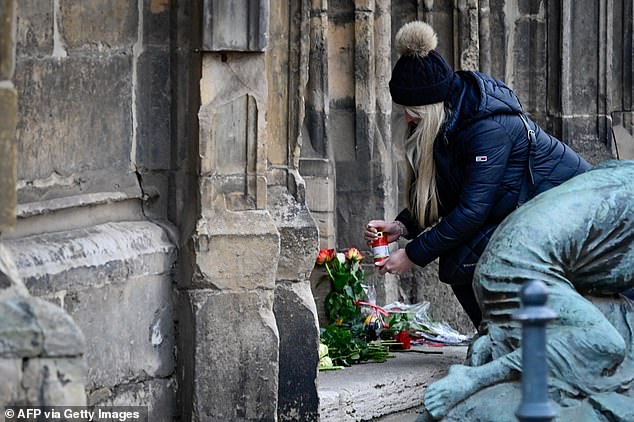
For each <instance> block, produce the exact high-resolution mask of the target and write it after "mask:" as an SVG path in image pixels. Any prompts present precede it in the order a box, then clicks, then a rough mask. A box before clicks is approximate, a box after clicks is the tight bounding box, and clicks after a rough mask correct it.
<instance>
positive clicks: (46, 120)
mask: <svg viewBox="0 0 634 422" xmlns="http://www.w3.org/2000/svg"><path fill="white" fill-rule="evenodd" d="M131 74H132V58H131V56H129V55H123V54H119V55H112V56H108V57H96V56H95V57H92V56H89V55H83V56H79V57H69V58H67V59H65V60H63V61H60V60H55V59H51V60H42V59H39V58H34V59H19V60H18V66H17V68H16V72H15V84H16V88H17V91H18V97H19V98H20V102H19V107H20V108H19V115H18V116H19V120H18V124H17V133H18V139H20V142H19V144H18V157H19V159H18V178H19V179H24V180H27V181H28V180H33V179H45V178H47V177H49V176H50V175H51V174H53V173H55V172H57V173H58V174H61V175H64V176H65V175H68V174H72V173H74V172H81V171H90V170H95V169H106V168H107V169H109V170H110V171H111V172H126V171H129V169H130V148H131V145H132V117H131V116H132V111H131V104H132V84H131V80H130V77H131ZM61 140H63V142H62V141H61Z"/></svg>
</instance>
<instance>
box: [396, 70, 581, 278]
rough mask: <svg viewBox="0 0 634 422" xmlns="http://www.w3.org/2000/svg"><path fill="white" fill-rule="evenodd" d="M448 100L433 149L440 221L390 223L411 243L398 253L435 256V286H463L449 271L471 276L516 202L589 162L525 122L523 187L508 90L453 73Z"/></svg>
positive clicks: (417, 258) (515, 108)
mask: <svg viewBox="0 0 634 422" xmlns="http://www.w3.org/2000/svg"><path fill="white" fill-rule="evenodd" d="M447 102H448V104H447V106H448V108H449V109H450V110H451V114H450V116H449V120H448V121H447V123H446V124H445V126H444V129H443V130H442V131H441V133H440V135H439V136H438V138H437V139H436V141H435V144H434V160H435V163H436V180H437V187H438V196H439V200H440V215H441V217H442V218H441V220H440V222H439V223H438V224H436V225H435V226H434V227H432V228H431V229H429V230H427V231H425V232H422V230H421V227H420V226H419V225H418V223H417V221H416V219H415V218H414V216H413V215H412V214H411V213H410V212H409V211H408V210H404V211H403V212H401V213H400V214H399V216H398V217H397V220H400V221H402V222H403V223H404V224H405V226H406V227H407V229H408V232H409V237H410V238H413V240H412V241H411V242H410V243H409V244H408V245H407V246H406V248H405V252H406V253H407V256H408V257H409V259H410V260H411V261H412V262H414V263H415V264H417V265H420V266H425V265H427V264H429V263H430V262H431V261H433V260H434V259H436V258H438V257H440V278H441V281H444V282H446V283H463V282H468V281H470V279H469V280H459V278H460V277H459V276H456V278H457V279H451V278H452V275H451V274H455V273H456V271H458V272H459V271H460V270H461V268H457V267H460V266H465V267H471V268H470V269H469V268H467V270H466V272H467V273H468V274H472V273H473V267H475V263H476V262H477V259H478V258H479V254H480V253H481V252H482V250H483V249H484V246H486V243H487V242H488V237H489V236H490V235H491V234H492V233H493V231H494V230H495V228H496V227H497V225H498V224H499V223H500V222H501V221H502V220H503V219H504V218H505V217H506V216H507V215H508V214H510V213H511V212H512V211H513V210H515V209H516V208H517V206H518V203H521V202H524V201H525V200H527V199H530V198H532V197H533V196H535V195H537V194H539V193H541V192H544V191H545V190H548V189H550V188H552V187H554V186H557V185H559V184H561V183H563V182H564V181H566V180H568V179H570V178H571V177H573V176H575V175H577V174H580V173H582V172H584V171H585V170H587V169H589V168H590V164H588V163H587V162H586V161H585V160H584V159H583V158H581V157H580V156H579V155H578V154H577V153H576V152H574V151H573V150H572V149H571V148H570V147H568V146H567V145H565V144H564V143H562V142H560V141H559V140H557V139H556V138H554V137H553V136H551V135H549V134H548V133H546V132H544V131H543V130H542V129H541V128H540V127H539V126H538V125H536V124H535V123H534V122H532V121H531V120H529V119H528V118H527V122H528V125H529V127H530V128H531V129H533V130H534V131H535V137H536V141H535V143H534V145H532V148H531V154H532V158H531V171H532V174H533V179H534V183H528V181H529V178H530V176H529V172H528V157H529V140H528V136H527V130H526V127H525V125H524V123H523V122H522V120H521V118H520V117H519V115H520V114H522V113H523V110H522V106H521V104H520V102H519V100H518V98H517V96H516V95H515V94H514V93H513V91H512V90H511V89H510V88H508V87H507V86H506V85H504V83H502V82H501V81H498V80H496V79H493V78H491V77H490V76H487V75H485V74H482V73H478V72H465V71H459V72H456V77H455V78H454V82H453V87H452V93H451V95H450V97H449V99H448V100H447ZM523 184H524V188H523V187H522V185H523ZM520 192H522V194H521V195H520ZM520 196H523V197H522V198H520ZM520 199H521V200H520ZM421 232H422V233H421ZM453 267H456V268H453ZM443 278H444V279H443Z"/></svg>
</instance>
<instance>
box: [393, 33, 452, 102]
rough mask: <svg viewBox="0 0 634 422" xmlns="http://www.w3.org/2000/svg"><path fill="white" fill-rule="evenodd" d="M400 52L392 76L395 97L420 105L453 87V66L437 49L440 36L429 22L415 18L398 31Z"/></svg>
mask: <svg viewBox="0 0 634 422" xmlns="http://www.w3.org/2000/svg"><path fill="white" fill-rule="evenodd" d="M395 44H396V48H397V51H398V53H399V54H400V58H399V59H398V60H397V62H396V65H395V66H394V69H393V70H392V79H391V80H390V94H391V95H392V101H394V102H395V103H396V104H400V105H404V106H419V105H426V104H434V103H438V102H442V101H444V100H445V99H446V98H447V97H448V96H449V92H450V90H451V82H452V80H453V77H454V71H453V69H452V68H451V67H450V66H449V65H448V64H447V62H446V61H445V59H443V58H442V56H441V55H440V54H438V53H437V52H436V51H435V50H434V49H435V48H436V46H437V45H438V38H437V36H436V32H435V31H434V29H433V28H432V27H431V26H430V25H429V24H427V23H425V22H421V21H414V22H410V23H407V24H405V25H403V27H402V28H401V29H399V31H398V32H397V33H396V42H395Z"/></svg>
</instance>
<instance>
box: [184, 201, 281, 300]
mask: <svg viewBox="0 0 634 422" xmlns="http://www.w3.org/2000/svg"><path fill="white" fill-rule="evenodd" d="M206 193H207V194H208V195H209V196H208V195H207V194H203V195H202V198H203V199H202V200H203V201H206V198H210V196H211V197H213V195H212V194H211V193H209V192H206ZM208 211H211V210H208ZM194 243H195V247H196V255H197V258H196V265H197V270H198V274H197V276H196V277H195V279H194V280H193V281H184V283H188V284H189V283H191V284H192V285H193V286H194V287H204V288H209V287H211V288H214V289H221V290H231V289H257V288H264V289H271V290H272V289H273V288H274V287H275V274H276V272H277V261H278V259H279V253H280V235H279V233H278V231H277V229H276V228H275V223H274V222H273V220H272V219H271V216H270V214H269V213H268V212H267V211H245V212H218V213H214V214H211V213H210V214H209V215H207V216H204V217H203V218H202V219H200V220H199V221H198V225H197V228H196V234H195V235H194Z"/></svg>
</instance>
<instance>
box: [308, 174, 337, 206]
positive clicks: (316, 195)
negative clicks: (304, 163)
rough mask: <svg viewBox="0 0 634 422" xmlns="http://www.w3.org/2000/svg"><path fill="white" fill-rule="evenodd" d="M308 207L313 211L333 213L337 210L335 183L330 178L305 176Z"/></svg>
mask: <svg viewBox="0 0 634 422" xmlns="http://www.w3.org/2000/svg"><path fill="white" fill-rule="evenodd" d="M304 180H305V181H306V205H308V208H309V209H310V210H311V211H317V212H333V211H334V210H335V183H334V179H331V178H328V177H312V176H305V177H304Z"/></svg>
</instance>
